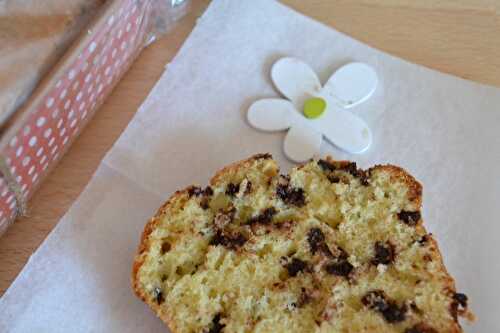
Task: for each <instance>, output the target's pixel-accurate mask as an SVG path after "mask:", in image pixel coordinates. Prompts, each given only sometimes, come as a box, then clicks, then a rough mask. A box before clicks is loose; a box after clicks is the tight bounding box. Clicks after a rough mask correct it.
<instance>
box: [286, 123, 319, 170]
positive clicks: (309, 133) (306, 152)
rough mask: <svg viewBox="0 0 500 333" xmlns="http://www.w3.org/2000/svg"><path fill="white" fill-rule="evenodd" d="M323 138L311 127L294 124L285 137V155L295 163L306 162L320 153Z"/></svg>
mask: <svg viewBox="0 0 500 333" xmlns="http://www.w3.org/2000/svg"><path fill="white" fill-rule="evenodd" d="M322 137H323V136H322V135H321V133H319V132H317V131H315V130H314V129H312V128H310V127H309V126H305V125H302V124H298V123H297V124H294V125H293V126H292V128H290V130H289V131H288V133H287V134H286V137H285V142H284V144H283V150H284V151H285V155H286V156H287V157H288V158H289V159H291V160H292V161H294V162H305V161H307V160H309V159H311V158H313V157H314V155H317V154H318V153H319V151H320V148H321V140H322Z"/></svg>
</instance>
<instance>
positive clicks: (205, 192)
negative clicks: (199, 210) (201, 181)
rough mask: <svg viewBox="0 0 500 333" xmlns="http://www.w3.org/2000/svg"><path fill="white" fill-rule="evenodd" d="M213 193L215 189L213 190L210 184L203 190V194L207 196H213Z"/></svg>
mask: <svg viewBox="0 0 500 333" xmlns="http://www.w3.org/2000/svg"><path fill="white" fill-rule="evenodd" d="M213 194H214V190H212V188H211V187H210V186H207V187H205V189H204V190H203V195H205V196H211V195H213Z"/></svg>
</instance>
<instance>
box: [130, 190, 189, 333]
mask: <svg viewBox="0 0 500 333" xmlns="http://www.w3.org/2000/svg"><path fill="white" fill-rule="evenodd" d="M193 187H194V186H193V185H191V186H188V187H187V188H186V189H184V190H181V191H176V192H175V193H174V194H173V195H172V196H171V197H170V198H169V199H168V200H167V202H165V203H164V204H163V205H162V206H161V207H160V208H159V209H158V211H157V212H156V214H155V215H154V216H153V217H152V218H151V219H150V220H149V221H148V223H147V224H146V225H145V227H144V231H143V232H142V235H141V241H140V243H139V246H138V250H137V255H136V256H135V259H134V264H133V266H132V289H133V290H134V293H135V294H136V295H137V297H139V298H140V299H141V300H142V301H143V302H145V303H146V304H148V305H149V306H150V307H151V309H152V310H153V311H154V312H155V313H156V315H157V316H158V317H159V318H160V319H161V320H162V321H163V322H165V323H166V324H167V326H168V328H169V329H170V331H171V332H172V333H176V331H177V329H176V328H175V324H174V321H173V320H172V319H171V318H169V316H168V314H167V313H162V312H161V311H160V306H159V305H158V304H156V303H154V302H149V301H148V299H147V298H146V296H145V295H144V294H143V293H142V290H141V289H140V288H139V281H138V276H137V275H138V273H139V269H140V268H141V266H142V264H143V263H144V257H143V254H144V253H146V252H147V251H149V246H150V244H149V242H148V237H149V235H150V234H151V233H152V232H153V231H154V230H155V228H156V226H157V225H158V224H159V223H160V222H161V220H162V219H163V216H164V215H165V212H166V211H167V210H168V208H169V206H171V205H172V204H173V203H174V202H175V201H177V200H180V199H182V197H183V196H186V195H187V194H188V192H189V189H191V188H193Z"/></svg>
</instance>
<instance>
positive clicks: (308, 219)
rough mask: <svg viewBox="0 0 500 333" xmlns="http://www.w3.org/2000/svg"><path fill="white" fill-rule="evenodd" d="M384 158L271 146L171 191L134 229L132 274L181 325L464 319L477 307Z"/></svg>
mask: <svg viewBox="0 0 500 333" xmlns="http://www.w3.org/2000/svg"><path fill="white" fill-rule="evenodd" d="M421 195H422V189H421V186H420V184H419V183H418V182H417V181H416V180H415V179H414V178H413V177H412V176H410V175H409V174H408V173H407V172H405V171H404V170H403V169H401V168H399V167H395V166H391V165H385V166H375V167H373V168H371V169H369V170H366V171H363V170H359V169H358V168H357V167H356V164H355V163H352V162H345V161H342V162H336V161H333V160H331V159H326V160H319V161H311V162H309V163H307V164H305V165H301V166H299V167H297V168H295V169H293V170H292V171H291V172H290V174H289V175H280V174H279V168H278V166H277V164H276V162H275V161H274V160H273V159H272V157H271V156H270V155H268V154H261V155H256V156H253V157H251V158H249V159H247V160H244V161H241V162H238V163H236V164H233V165H230V166H228V167H226V168H224V169H223V170H221V171H219V172H218V173H217V174H216V175H215V177H214V178H213V179H212V180H211V182H210V186H207V187H205V188H201V187H196V186H191V187H188V188H187V189H185V190H183V191H179V192H176V193H175V194H174V195H173V196H172V197H171V198H170V199H169V200H168V202H167V203H165V204H164V205H163V207H161V208H160V210H159V211H158V213H157V214H156V216H155V217H153V218H152V219H151V220H150V221H149V223H148V224H147V225H146V227H145V229H144V233H143V235H142V239H141V243H140V246H139V253H138V255H137V256H136V258H135V262H134V267H133V273H132V281H133V282H132V283H133V289H134V291H135V293H136V294H137V296H139V297H140V298H141V299H142V300H143V301H145V302H146V303H147V304H148V305H149V306H150V307H151V308H152V309H153V310H154V311H155V312H156V314H157V315H158V316H159V317H160V318H161V319H162V320H163V321H165V322H166V323H167V325H168V326H169V328H170V330H171V331H172V332H175V333H180V332H186V333H187V332H205V333H215V332H225V333H228V332H404V333H434V332H443V333H444V332H462V329H461V327H460V324H459V322H458V317H460V316H461V317H466V318H468V319H473V315H472V313H471V312H470V311H469V310H468V309H467V297H466V296H465V295H464V294H461V293H457V292H456V290H455V286H454V281H453V279H452V278H451V277H450V275H449V274H448V273H447V271H446V268H445V267H444V265H443V261H442V259H441V255H440V253H439V250H438V246H437V243H436V241H435V240H434V238H433V237H432V235H430V234H428V233H427V232H426V230H425V229H424V227H423V225H422V223H423V222H422V218H421V213H420V207H421Z"/></svg>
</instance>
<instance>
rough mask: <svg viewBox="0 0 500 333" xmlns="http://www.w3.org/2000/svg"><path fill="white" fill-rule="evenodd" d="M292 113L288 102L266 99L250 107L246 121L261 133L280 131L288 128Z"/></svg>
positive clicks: (290, 104)
mask: <svg viewBox="0 0 500 333" xmlns="http://www.w3.org/2000/svg"><path fill="white" fill-rule="evenodd" d="M294 112H296V111H295V107H294V106H293V104H292V103H291V102H290V101H287V100H285V99H278V98H267V99H261V100H258V101H256V102H254V103H253V104H252V105H250V108H249V109H248V113H247V119H248V122H249V123H250V125H252V126H253V127H255V128H257V129H260V130H262V131H282V130H286V129H288V128H290V125H291V121H292V117H293V113H294Z"/></svg>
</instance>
